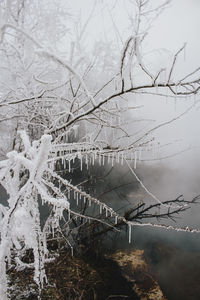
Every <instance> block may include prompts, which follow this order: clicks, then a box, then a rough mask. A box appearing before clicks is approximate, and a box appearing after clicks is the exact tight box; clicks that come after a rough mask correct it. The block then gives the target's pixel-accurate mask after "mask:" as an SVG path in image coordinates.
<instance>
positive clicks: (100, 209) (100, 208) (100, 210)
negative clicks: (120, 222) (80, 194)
mask: <svg viewBox="0 0 200 300" xmlns="http://www.w3.org/2000/svg"><path fill="white" fill-rule="evenodd" d="M99 212H100V215H101V214H102V205H100V206H99Z"/></svg>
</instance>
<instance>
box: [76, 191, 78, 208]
mask: <svg viewBox="0 0 200 300" xmlns="http://www.w3.org/2000/svg"><path fill="white" fill-rule="evenodd" d="M76 205H77V206H78V193H77V194H76Z"/></svg>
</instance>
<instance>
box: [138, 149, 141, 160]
mask: <svg viewBox="0 0 200 300" xmlns="http://www.w3.org/2000/svg"><path fill="white" fill-rule="evenodd" d="M141 157H142V150H141V148H140V150H139V157H138V159H139V160H141Z"/></svg>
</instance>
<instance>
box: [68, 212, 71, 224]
mask: <svg viewBox="0 0 200 300" xmlns="http://www.w3.org/2000/svg"><path fill="white" fill-rule="evenodd" d="M70 220H71V216H70V211H69V210H68V221H70Z"/></svg>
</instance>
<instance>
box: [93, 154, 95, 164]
mask: <svg viewBox="0 0 200 300" xmlns="http://www.w3.org/2000/svg"><path fill="white" fill-rule="evenodd" d="M94 159H95V155H94V153H92V165H93V166H94Z"/></svg>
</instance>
